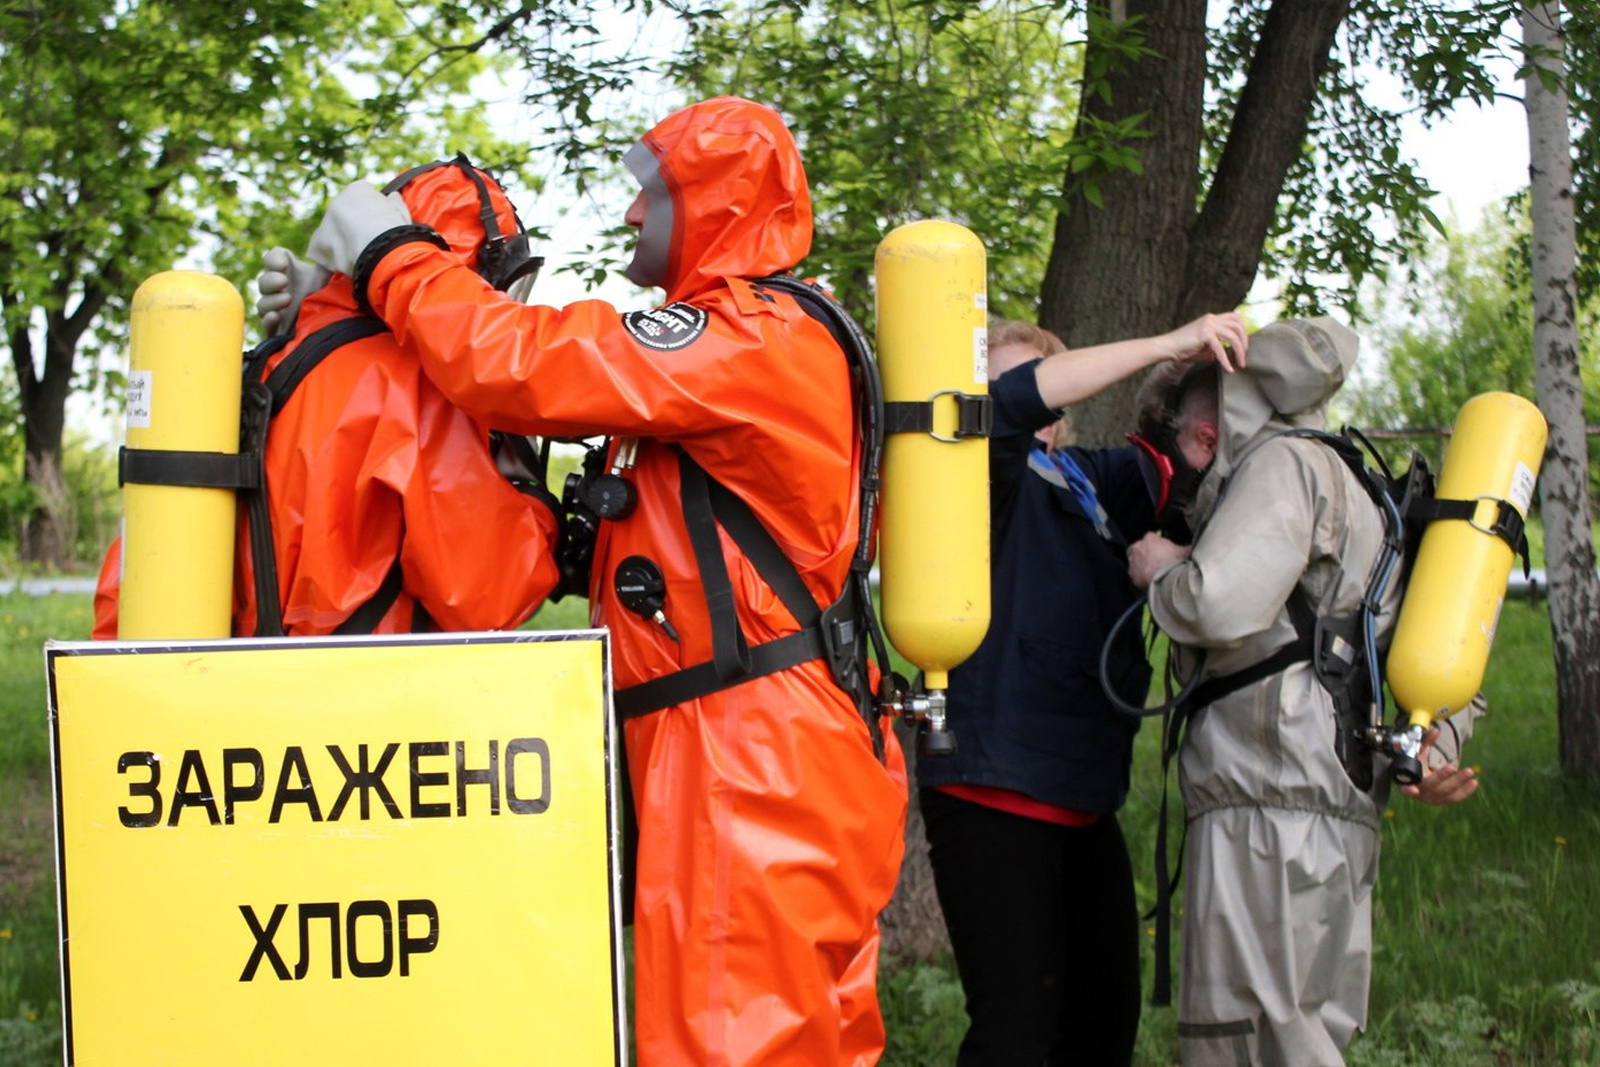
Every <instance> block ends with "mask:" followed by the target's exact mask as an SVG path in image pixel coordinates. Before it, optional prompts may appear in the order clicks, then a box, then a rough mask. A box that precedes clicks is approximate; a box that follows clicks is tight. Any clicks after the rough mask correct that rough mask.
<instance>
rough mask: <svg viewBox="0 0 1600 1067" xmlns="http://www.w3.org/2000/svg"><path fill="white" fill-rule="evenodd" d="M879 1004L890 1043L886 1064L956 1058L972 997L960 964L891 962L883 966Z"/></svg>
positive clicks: (924, 1065) (925, 1065)
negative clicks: (957, 967) (959, 972)
mask: <svg viewBox="0 0 1600 1067" xmlns="http://www.w3.org/2000/svg"><path fill="white" fill-rule="evenodd" d="M878 1006H879V1008H880V1010H881V1011H882V1012H883V1026H884V1030H885V1031H886V1033H887V1035H888V1042H887V1045H886V1046H885V1048H884V1052H883V1061H882V1062H883V1063H884V1064H885V1067H890V1065H896V1064H904V1065H907V1067H910V1065H913V1064H914V1065H916V1067H932V1065H934V1064H940V1063H954V1062H955V1049H956V1047H957V1046H958V1045H960V1043H961V1037H962V1035H963V1034H965V1033H966V1030H967V1013H966V996H965V994H963V993H962V991H961V979H960V978H958V977H957V976H956V973H955V963H954V962H953V961H952V960H950V959H945V960H942V961H938V962H935V963H906V964H890V965H888V966H886V967H884V968H882V969H881V970H880V971H879V977H878Z"/></svg>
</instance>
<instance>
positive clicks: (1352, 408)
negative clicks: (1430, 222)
mask: <svg viewBox="0 0 1600 1067" xmlns="http://www.w3.org/2000/svg"><path fill="white" fill-rule="evenodd" d="M1527 245H1528V221H1527V216H1526V214H1525V213H1524V212H1522V211H1515V212H1511V213H1495V212H1490V213H1487V214H1486V215H1485V217H1484V218H1483V219H1482V220H1481V222H1480V223H1479V225H1478V226H1477V228H1475V229H1465V230H1464V229H1460V228H1452V230H1451V231H1450V232H1448V233H1446V234H1443V235H1438V236H1435V237H1434V238H1432V239H1431V240H1429V241H1428V242H1426V243H1425V245H1424V246H1423V247H1422V249H1421V251H1420V252H1419V254H1418V256H1417V257H1416V259H1414V260H1413V261H1412V262H1411V263H1410V264H1409V265H1408V267H1407V269H1406V272H1405V273H1406V277H1405V279H1404V281H1401V280H1399V279H1390V280H1387V281H1385V282H1384V283H1382V284H1381V285H1376V286H1372V287H1370V288H1369V292H1370V293H1371V297H1370V303H1371V313H1372V314H1373V316H1374V317H1375V323H1374V327H1373V329H1372V331H1371V332H1370V333H1369V339H1370V348H1368V350H1367V351H1366V352H1364V354H1363V363H1362V365H1361V367H1360V369H1359V371H1358V376H1357V378H1356V379H1355V380H1354V381H1353V382H1352V383H1351V384H1350V385H1349V386H1347V387H1346V389H1345V390H1344V393H1343V395H1342V396H1341V398H1340V403H1341V404H1343V405H1345V408H1346V410H1344V411H1343V412H1341V414H1342V415H1344V416H1345V417H1346V418H1347V419H1348V420H1349V421H1350V422H1352V423H1354V424H1355V425H1357V426H1361V427H1363V428H1367V427H1389V428H1409V429H1415V430H1427V429H1436V430H1438V431H1440V434H1441V436H1439V437H1434V438H1429V439H1424V440H1420V441H1407V442H1404V444H1405V449H1406V450H1409V448H1411V447H1416V448H1418V449H1419V450H1421V451H1422V452H1423V453H1424V454H1425V455H1427V456H1428V457H1429V459H1430V461H1431V462H1432V464H1433V468H1434V470H1435V471H1437V470H1438V469H1439V462H1440V460H1441V458H1442V449H1443V441H1444V437H1443V436H1442V434H1443V432H1444V431H1445V430H1447V429H1448V428H1449V427H1450V426H1451V425H1452V424H1453V423H1454V422H1455V417H1456V413H1457V412H1458V411H1459V410H1460V408H1461V405H1462V404H1464V403H1466V401H1467V400H1469V399H1470V398H1471V397H1473V396H1476V395H1477V394H1479V393H1483V392H1489V391H1491V390H1500V391H1505V392H1510V393H1516V394H1517V395H1519V396H1524V397H1527V398H1529V399H1534V381H1533V378H1534V358H1533V356H1534V353H1533V298H1532V294H1531V292H1530V284H1529V271H1528V265H1527V258H1526V257H1527ZM1597 325H1600V302H1597V301H1595V300H1590V301H1589V302H1587V303H1586V304H1585V305H1583V306H1582V307H1580V309H1579V331H1578V332H1579V360H1580V363H1581V365H1582V370H1583V379H1584V394H1585V395H1584V410H1585V417H1586V420H1587V421H1588V422H1590V423H1594V422H1600V334H1597V333H1596V330H1595V326H1597ZM1386 452H1387V454H1388V455H1389V458H1390V459H1391V461H1392V460H1395V459H1398V458H1400V454H1401V452H1402V449H1400V448H1398V447H1394V448H1388V449H1386ZM1590 470H1591V476H1590V477H1591V481H1592V482H1593V483H1594V484H1595V485H1596V486H1597V487H1600V442H1596V441H1594V440H1591V442H1590Z"/></svg>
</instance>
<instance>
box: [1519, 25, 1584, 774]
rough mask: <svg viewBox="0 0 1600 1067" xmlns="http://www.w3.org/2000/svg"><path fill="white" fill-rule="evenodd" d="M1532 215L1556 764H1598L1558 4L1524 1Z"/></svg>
mask: <svg viewBox="0 0 1600 1067" xmlns="http://www.w3.org/2000/svg"><path fill="white" fill-rule="evenodd" d="M1522 39H1523V47H1524V49H1525V51H1526V54H1527V60H1528V63H1527V67H1526V68H1525V72H1524V77H1525V81H1526V86H1527V88H1526V94H1525V102H1526V106H1527V113H1528V158H1529V168H1528V169H1529V177H1530V181H1531V188H1530V194H1531V198H1532V216H1533V247H1532V260H1533V263H1532V267H1533V301H1534V324H1533V348H1534V387H1535V391H1536V393H1537V396H1538V400H1539V408H1540V410H1541V411H1543V412H1544V415H1545V419H1546V420H1547V421H1548V422H1549V424H1550V439H1549V444H1548V446H1547V447H1546V450H1545V458H1544V466H1543V469H1542V471H1541V473H1540V479H1539V486H1540V489H1539V503H1540V511H1541V514H1542V515H1543V517H1544V531H1545V567H1546V570H1547V573H1548V575H1549V579H1550V598H1549V604H1550V632H1551V634H1552V636H1553V638H1554V642H1555V659H1556V701H1557V707H1558V714H1559V722H1560V737H1561V740H1560V749H1561V751H1560V758H1561V769H1562V770H1563V771H1564V772H1565V773H1567V774H1597V773H1600V578H1597V577H1596V575H1595V554H1594V541H1593V539H1592V536H1591V534H1590V516H1591V513H1592V512H1591V502H1590V497H1589V469H1588V446H1587V442H1586V440H1585V436H1584V419H1583V379H1582V375H1581V374H1580V372H1579V360H1578V327H1577V306H1578V292H1577V239H1576V226H1575V224H1574V219H1573V198H1572V154H1571V146H1570V140H1569V133H1568V106H1567V91H1566V88H1565V85H1564V83H1565V80H1566V77H1567V68H1566V61H1565V49H1564V42H1563V33H1562V21H1561V9H1560V5H1559V3H1556V2H1554V0H1551V2H1546V3H1534V4H1530V5H1529V6H1528V7H1526V8H1525V9H1524V10H1523V11H1522Z"/></svg>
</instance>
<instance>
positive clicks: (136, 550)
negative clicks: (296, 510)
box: [117, 271, 244, 639]
mask: <svg viewBox="0 0 1600 1067" xmlns="http://www.w3.org/2000/svg"><path fill="white" fill-rule="evenodd" d="M243 347H244V300H243V299H242V298H241V297H240V296H239V291H238V290H237V289H235V288H234V287H233V286H232V285H231V284H230V283H229V282H227V281H226V280H224V279H222V278H218V277H216V276H215V275H211V274H202V273H199V272H196V271H167V272H164V273H161V274H156V275H153V276H152V277H150V278H148V279H146V280H145V282H144V284H143V285H141V286H139V288H138V290H137V291H136V292H135V293H134V295H133V321H132V327H131V342H130V347H129V359H128V364H129V370H128V416H127V423H128V431H127V446H128V449H129V450H135V449H148V450H152V451H180V452H183V451H191V452H213V453H234V454H236V453H237V452H238V451H239V390H240V369H241V353H242V351H243ZM234 500H235V498H234V491H233V490H232V489H213V488H194V487H191V486H184V485H149V484H138V483H135V482H132V481H129V482H125V484H124V485H123V490H122V515H123V519H122V522H123V526H122V567H123V572H122V592H121V599H120V603H119V606H118V618H117V636H118V637H120V638H124V639H137V638H170V637H180V638H189V637H196V638H203V637H227V636H228V635H229V633H230V631H231V629H232V625H231V623H232V599H233V546H234V516H235V511H236V509H235V504H234Z"/></svg>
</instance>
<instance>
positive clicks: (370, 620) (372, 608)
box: [239, 315, 401, 637]
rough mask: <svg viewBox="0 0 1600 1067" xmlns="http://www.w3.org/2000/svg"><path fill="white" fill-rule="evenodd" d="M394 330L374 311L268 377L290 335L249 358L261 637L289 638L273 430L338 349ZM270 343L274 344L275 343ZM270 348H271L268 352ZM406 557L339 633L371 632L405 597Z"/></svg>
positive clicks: (321, 335)
mask: <svg viewBox="0 0 1600 1067" xmlns="http://www.w3.org/2000/svg"><path fill="white" fill-rule="evenodd" d="M386 329H388V327H387V326H385V325H384V324H383V323H382V322H380V321H379V320H378V319H375V318H373V317H371V316H369V315H359V316H357V317H355V318H350V319H340V320H339V321H338V322H331V323H329V324H328V325H326V326H324V327H322V328H321V329H320V330H317V331H316V332H315V333H313V334H311V336H309V337H307V338H306V339H305V340H304V341H302V342H300V345H299V346H298V347H297V348H296V349H295V350H294V351H293V352H291V353H289V355H288V356H286V357H285V358H284V360H283V362H282V363H279V364H278V365H277V366H276V367H274V368H273V369H272V373H271V374H269V375H267V376H266V380H265V381H262V380H261V376H262V372H263V371H264V370H265V368H266V364H267V359H268V358H269V357H270V356H271V355H272V353H273V352H275V351H277V350H278V349H279V348H281V347H283V343H284V341H285V340H287V338H284V339H282V340H280V339H278V338H273V339H272V340H269V341H267V342H265V343H264V344H263V345H261V346H260V347H259V348H257V349H256V350H255V351H254V352H252V353H250V355H249V356H248V357H246V359H245V394H244V406H243V408H242V409H241V415H240V422H241V428H240V447H239V451H240V453H241V454H246V453H248V454H249V455H250V456H252V457H253V459H254V462H255V464H256V468H257V471H258V479H259V486H258V488H256V489H255V490H253V491H251V492H249V493H248V494H246V500H245V511H246V515H247V516H248V521H249V523H250V559H251V564H252V566H253V568H254V571H255V585H256V636H257V637H282V636H283V632H284V631H283V604H282V602H281V601H280V600H279V599H278V555H277V548H276V546H275V545H274V544H273V540H272V515H271V512H270V510H269V508H268V503H267V471H266V458H267V429H268V427H269V426H270V425H271V423H272V419H273V418H274V417H276V416H277V414H278V413H279V412H280V411H282V410H283V406H284V405H285V404H287V403H288V402H289V397H290V396H292V395H293V394H294V391H295V390H296V389H297V388H299V386H300V383H301V382H303V381H304V380H305V377H306V375H308V374H310V373H311V372H312V371H313V370H314V369H315V368H316V367H317V366H318V365H319V364H320V363H321V362H322V361H323V360H324V359H326V358H327V357H328V355H329V354H330V353H331V352H333V350H334V349H336V348H339V347H340V346H341V345H346V344H349V343H350V342H352V341H358V340H360V339H362V338H363V337H371V336H373V335H374V334H378V333H382V332H383V331H384V330H386ZM269 346H270V347H269ZM263 350H265V351H263ZM400 586H401V575H400V557H399V556H398V555H397V556H396V557H395V561H394V564H393V566H391V567H390V569H389V574H388V576H387V577H385V579H384V581H383V584H381V585H379V586H378V589H377V591H376V592H375V593H373V595H372V596H371V597H370V598H369V599H368V600H367V601H366V603H364V604H362V605H361V606H360V607H358V608H357V609H356V610H355V611H354V612H352V613H351V614H350V617H349V618H347V619H345V621H344V622H342V623H340V624H339V626H338V627H336V628H335V630H334V633H338V634H351V633H371V632H372V630H373V628H374V627H376V626H377V624H378V621H379V620H380V619H382V618H383V616H384V615H385V614H386V613H387V612H388V610H389V608H390V606H391V605H393V603H394V602H395V599H396V598H397V597H399V595H400Z"/></svg>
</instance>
